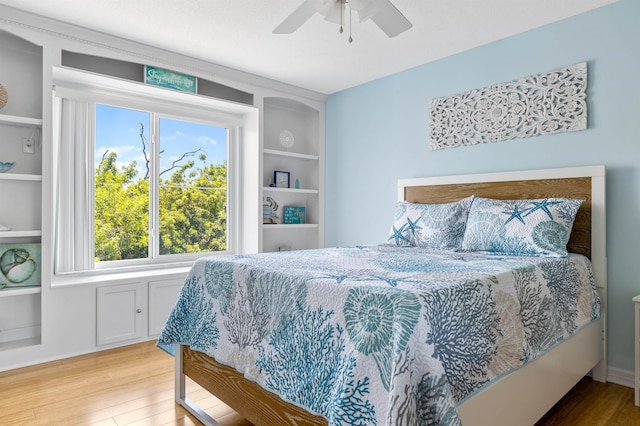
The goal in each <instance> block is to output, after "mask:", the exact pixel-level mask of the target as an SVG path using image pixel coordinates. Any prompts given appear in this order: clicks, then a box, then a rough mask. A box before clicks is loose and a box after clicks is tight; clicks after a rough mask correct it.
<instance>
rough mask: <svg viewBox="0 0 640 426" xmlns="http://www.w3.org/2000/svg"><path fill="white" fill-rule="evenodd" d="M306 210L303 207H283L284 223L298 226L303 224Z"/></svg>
mask: <svg viewBox="0 0 640 426" xmlns="http://www.w3.org/2000/svg"><path fill="white" fill-rule="evenodd" d="M305 216H306V209H305V208H304V207H303V206H285V207H284V223H285V224H289V225H291V224H300V223H305Z"/></svg>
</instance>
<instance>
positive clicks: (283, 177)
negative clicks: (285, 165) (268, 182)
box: [273, 170, 290, 188]
mask: <svg viewBox="0 0 640 426" xmlns="http://www.w3.org/2000/svg"><path fill="white" fill-rule="evenodd" d="M289 178H290V175H289V172H281V171H278V170H276V171H274V172H273V181H274V182H275V183H276V188H289V183H290V182H289Z"/></svg>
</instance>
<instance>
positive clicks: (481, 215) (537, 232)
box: [462, 197, 584, 257]
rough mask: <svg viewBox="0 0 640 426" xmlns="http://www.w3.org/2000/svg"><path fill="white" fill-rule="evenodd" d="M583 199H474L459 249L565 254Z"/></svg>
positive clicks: (532, 254)
mask: <svg viewBox="0 0 640 426" xmlns="http://www.w3.org/2000/svg"><path fill="white" fill-rule="evenodd" d="M583 201H584V200H575V199H570V198H544V199H536V200H494V199H490V198H480V197H476V198H475V199H474V200H473V204H472V205H471V209H470V210H469V217H468V219H467V227H466V229H465V232H464V238H463V239H462V250H465V251H485V252H492V253H497V254H503V255H512V256H548V257H565V256H567V242H568V241H569V236H570V235H571V228H572V227H573V221H574V220H575V217H576V214H577V212H578V208H580V204H582V202H583Z"/></svg>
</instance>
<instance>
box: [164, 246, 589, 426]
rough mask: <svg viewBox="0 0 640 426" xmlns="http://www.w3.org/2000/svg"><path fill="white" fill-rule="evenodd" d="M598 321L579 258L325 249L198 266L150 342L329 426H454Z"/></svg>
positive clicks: (410, 249)
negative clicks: (475, 398)
mask: <svg viewBox="0 0 640 426" xmlns="http://www.w3.org/2000/svg"><path fill="white" fill-rule="evenodd" d="M599 316H600V299H599V297H598V294H597V292H596V289H595V285H594V281H593V275H592V271H591V265H590V263H589V261H588V260H587V259H586V258H585V257H583V256H579V255H569V256H568V257H565V258H546V257H522V256H498V255H487V254H479V253H462V252H438V251H431V250H429V249H423V248H419V247H398V246H389V245H380V246H366V247H348V248H330V249H318V250H305V251H292V252H281V253H265V254H257V255H236V256H223V257H211V258H205V259H201V260H199V261H197V262H196V263H195V264H194V266H193V268H192V270H191V272H190V274H189V276H188V277H187V279H186V281H185V284H184V287H183V289H182V293H181V295H180V297H179V300H178V302H177V304H176V306H175V308H174V310H173V312H172V313H171V315H170V317H169V319H168V321H167V323H166V325H165V328H164V330H163V331H162V334H161V336H160V338H159V341H158V344H159V346H161V347H164V348H167V347H168V345H171V344H185V345H188V346H190V347H191V348H192V349H194V350H198V351H202V352H205V353H207V354H208V355H210V356H212V357H213V358H215V359H216V360H217V361H218V362H220V363H222V364H227V365H231V366H234V367H235V368H236V369H237V370H238V371H240V372H242V373H244V375H245V376H246V377H247V378H249V379H251V380H254V381H257V382H258V383H260V384H261V385H262V386H263V387H264V388H266V389H268V390H270V391H272V392H274V393H276V394H278V395H280V396H281V397H282V398H283V399H285V400H288V401H290V402H292V403H294V404H297V405H299V406H301V407H303V408H305V409H307V410H308V411H310V412H312V413H315V414H319V415H322V416H324V417H326V418H327V419H328V421H329V424H330V425H400V424H401V425H423V424H424V425H427V424H429V425H431V424H440V425H459V424H460V420H459V418H458V415H457V413H456V406H457V405H458V404H459V403H460V402H462V401H463V400H465V398H468V397H469V396H471V395H473V394H474V393H475V392H476V391H478V390H480V389H481V388H483V387H484V386H485V385H487V384H488V383H489V382H490V381H491V380H493V379H497V378H499V377H500V376H502V375H504V374H506V373H507V372H509V371H511V370H513V369H515V368H517V367H519V366H521V365H523V364H525V363H527V362H529V361H532V360H534V359H535V358H537V357H539V356H540V355H542V354H543V353H544V352H545V351H547V350H548V349H549V348H551V347H553V346H554V345H556V344H558V343H559V342H561V341H562V340H563V339H566V338H568V337H570V336H572V335H573V334H575V333H576V332H577V331H579V330H580V329H581V328H582V327H584V326H585V325H587V324H589V323H590V322H592V321H594V320H596V319H598V318H599Z"/></svg>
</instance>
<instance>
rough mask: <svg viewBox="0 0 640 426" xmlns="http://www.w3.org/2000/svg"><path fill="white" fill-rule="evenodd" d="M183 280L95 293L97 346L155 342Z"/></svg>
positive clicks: (132, 284) (128, 285)
mask: <svg viewBox="0 0 640 426" xmlns="http://www.w3.org/2000/svg"><path fill="white" fill-rule="evenodd" d="M183 283H184V276H183V275H182V274H180V275H174V276H173V277H172V278H167V279H152V280H149V281H147V280H144V281H136V282H130V283H122V284H111V285H103V286H100V287H97V289H96V315H97V317H96V344H97V346H109V345H121V344H127V343H133V342H135V341H141V340H147V339H148V338H156V337H158V335H159V334H160V332H161V331H162V329H163V328H164V324H165V322H166V321H167V318H169V314H170V313H171V310H172V309H173V306H174V305H175V304H176V301H177V300H178V296H179V295H180V291H181V290H182V284H183Z"/></svg>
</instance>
